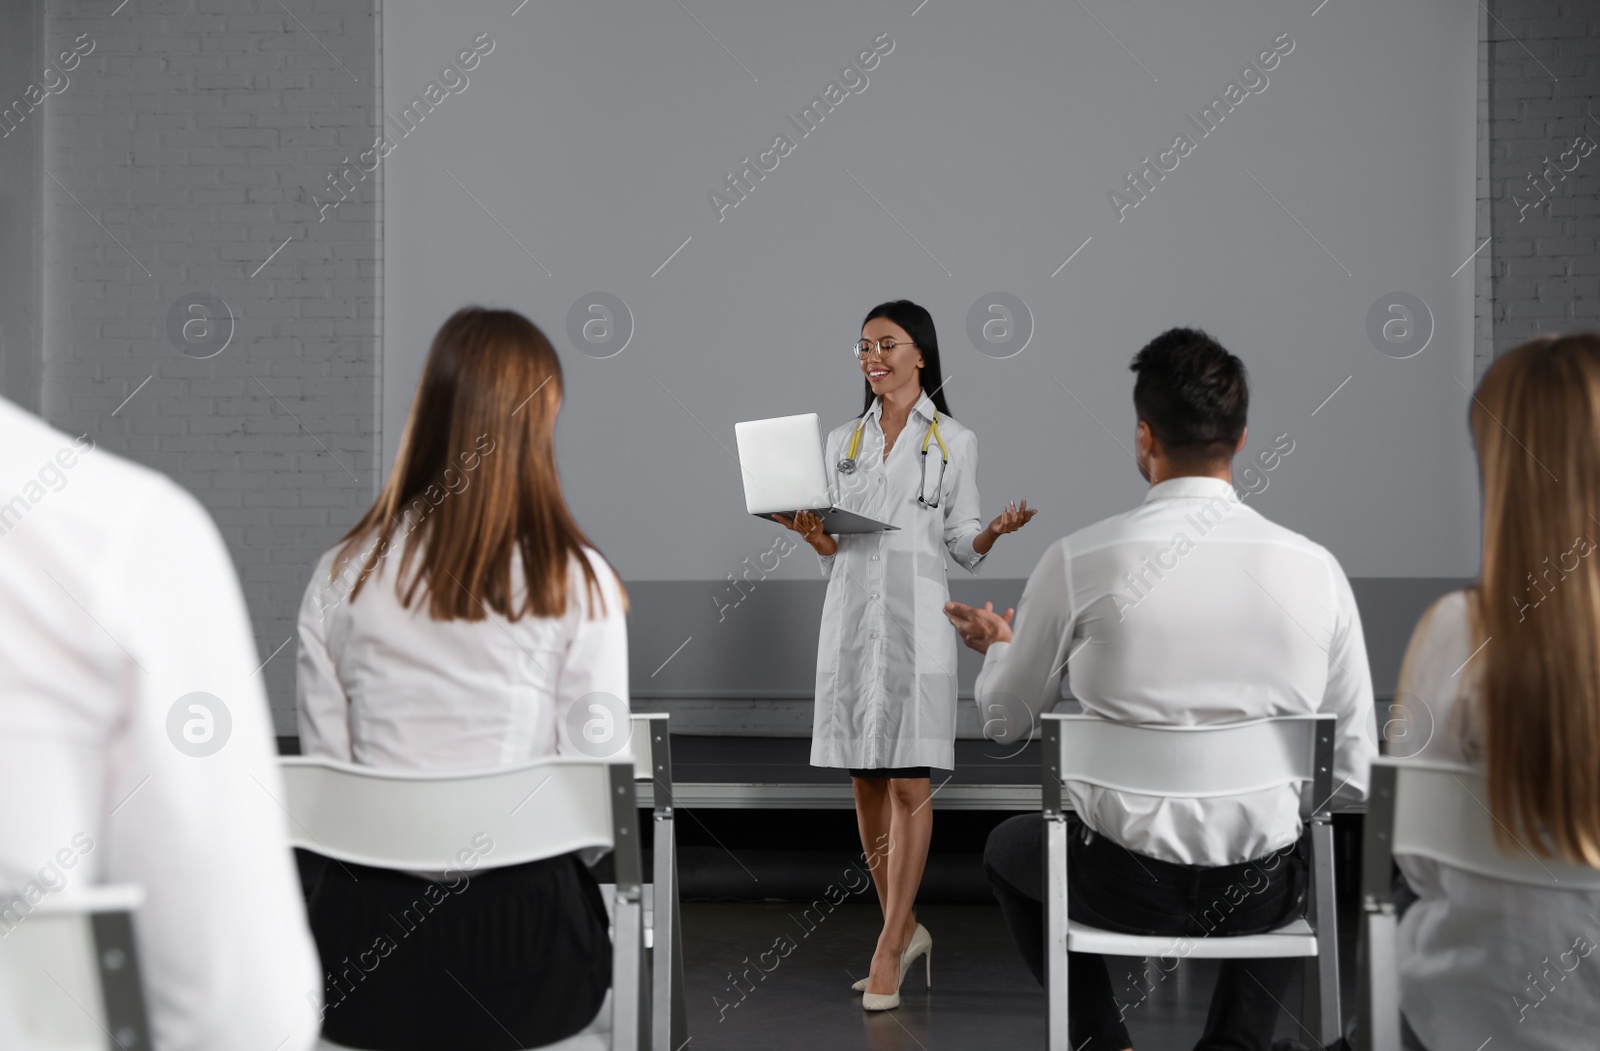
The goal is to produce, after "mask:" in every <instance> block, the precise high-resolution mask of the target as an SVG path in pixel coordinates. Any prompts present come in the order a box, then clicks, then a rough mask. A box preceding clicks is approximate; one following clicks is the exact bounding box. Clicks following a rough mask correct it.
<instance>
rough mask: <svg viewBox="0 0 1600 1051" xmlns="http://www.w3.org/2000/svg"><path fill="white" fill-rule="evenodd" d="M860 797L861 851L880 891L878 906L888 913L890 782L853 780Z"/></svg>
mask: <svg viewBox="0 0 1600 1051" xmlns="http://www.w3.org/2000/svg"><path fill="white" fill-rule="evenodd" d="M850 786H851V788H853V789H854V790H855V796H856V827H857V828H858V829H859V830H860V832H861V850H862V852H863V853H864V854H865V855H866V858H867V869H868V871H869V872H871V873H872V887H873V889H874V890H876V891H877V892H878V905H879V907H880V908H882V909H884V910H885V913H886V914H887V911H888V907H889V853H890V850H891V847H890V836H891V830H890V827H889V822H890V809H889V779H888V778H883V777H852V778H851V779H850Z"/></svg>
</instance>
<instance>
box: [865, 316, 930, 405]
mask: <svg viewBox="0 0 1600 1051" xmlns="http://www.w3.org/2000/svg"><path fill="white" fill-rule="evenodd" d="M861 338H862V339H870V340H884V341H888V342H893V343H894V344H895V348H894V349H893V350H890V351H887V352H886V351H884V350H882V349H879V350H873V351H872V352H870V353H869V354H867V356H866V357H865V358H862V359H861V362H860V365H861V373H862V375H864V376H866V377H867V382H868V383H869V384H870V385H871V386H872V393H874V394H876V395H877V396H878V397H879V398H882V397H883V396H884V395H886V394H889V393H890V392H893V391H900V390H902V388H904V387H906V386H908V385H909V386H911V388H912V390H913V391H915V390H920V389H921V384H922V351H921V350H919V349H918V348H917V347H916V346H914V345H913V344H912V342H911V337H910V336H908V335H906V330H905V329H903V328H901V327H900V326H899V325H896V324H895V323H894V322H893V321H890V320H889V319H888V318H882V317H875V318H873V319H872V320H871V321H868V322H867V323H866V324H865V325H862V326H861Z"/></svg>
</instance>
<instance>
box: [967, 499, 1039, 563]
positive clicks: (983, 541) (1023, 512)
mask: <svg viewBox="0 0 1600 1051" xmlns="http://www.w3.org/2000/svg"><path fill="white" fill-rule="evenodd" d="M1038 513H1039V509H1038V508H1037V507H1029V506H1028V501H1026V500H1024V501H1022V506H1021V507H1018V506H1017V502H1016V501H1015V500H1013V501H1011V502H1010V503H1009V504H1007V505H1006V506H1005V508H1004V509H1003V510H1002V511H1001V512H1000V514H999V515H997V516H996V517H995V520H994V521H993V522H990V523H989V525H988V527H987V528H985V529H984V531H983V532H981V533H979V534H978V535H977V536H975V537H973V538H972V550H974V551H976V552H977V553H978V554H980V555H987V554H988V553H989V549H990V548H991V547H993V546H994V542H995V541H996V540H998V539H1000V537H1002V536H1004V535H1005V534H1006V533H1015V532H1016V531H1017V530H1019V529H1021V528H1022V527H1023V526H1025V525H1027V524H1028V523H1029V522H1031V521H1033V516H1034V515H1036V514H1038Z"/></svg>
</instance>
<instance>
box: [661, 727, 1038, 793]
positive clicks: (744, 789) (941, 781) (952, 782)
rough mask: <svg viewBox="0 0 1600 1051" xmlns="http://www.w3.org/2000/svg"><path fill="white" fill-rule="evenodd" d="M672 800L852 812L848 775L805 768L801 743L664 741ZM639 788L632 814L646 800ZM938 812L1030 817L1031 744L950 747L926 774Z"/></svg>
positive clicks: (1034, 760) (1034, 772) (1034, 746)
mask: <svg viewBox="0 0 1600 1051" xmlns="http://www.w3.org/2000/svg"><path fill="white" fill-rule="evenodd" d="M672 780H673V782H674V785H673V789H672V794H673V799H674V801H675V803H676V804H677V805H679V806H683V807H689V808H695V807H700V808H717V809H735V808H737V809H772V810H853V809H854V808H855V802H854V798H853V797H852V795H851V793H850V774H849V771H846V770H830V769H822V768H819V767H814V766H812V765H811V739H810V738H808V737H690V736H685V735H679V734H673V735H672ZM652 799H653V795H651V794H650V793H649V792H648V790H647V789H645V788H644V787H643V786H641V787H640V802H639V805H640V806H645V805H647V800H652ZM933 806H934V808H935V809H938V810H1015V811H1022V810H1038V809H1039V743H1038V742H1037V741H1034V742H1030V743H1028V744H1026V745H1023V746H1021V748H1020V749H1019V748H1018V747H1017V746H1015V745H998V744H995V743H993V742H992V741H957V742H956V768H955V769H954V770H934V771H933Z"/></svg>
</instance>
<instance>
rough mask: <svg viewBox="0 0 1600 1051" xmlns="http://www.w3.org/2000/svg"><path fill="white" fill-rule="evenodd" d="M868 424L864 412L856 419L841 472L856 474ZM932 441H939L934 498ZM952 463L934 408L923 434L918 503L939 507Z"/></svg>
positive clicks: (937, 414)
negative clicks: (930, 474) (930, 462)
mask: <svg viewBox="0 0 1600 1051" xmlns="http://www.w3.org/2000/svg"><path fill="white" fill-rule="evenodd" d="M866 426H867V417H866V415H865V414H864V413H863V414H862V416H861V419H860V420H858V421H856V432H855V434H853V435H852V436H851V438H850V451H849V452H848V453H846V454H845V458H844V459H842V460H840V461H839V473H840V474H854V473H855V471H856V456H857V455H858V454H859V453H860V452H861V434H862V431H863V430H864V429H865V428H866ZM932 442H938V443H939V483H938V484H937V485H936V486H934V489H933V499H932V500H929V499H928V498H927V496H926V495H925V494H926V491H927V487H928V445H929V444H930V443H932ZM949 464H950V450H949V449H948V448H947V447H946V446H945V444H944V435H942V434H940V433H939V410H938V409H935V410H933V420H932V421H931V422H930V423H929V424H928V433H927V434H925V435H923V436H922V453H921V463H920V464H919V466H918V468H917V470H918V477H917V503H919V504H921V505H922V506H923V507H938V506H939V493H940V492H942V491H943V490H944V470H945V468H946V467H947V466H949Z"/></svg>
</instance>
